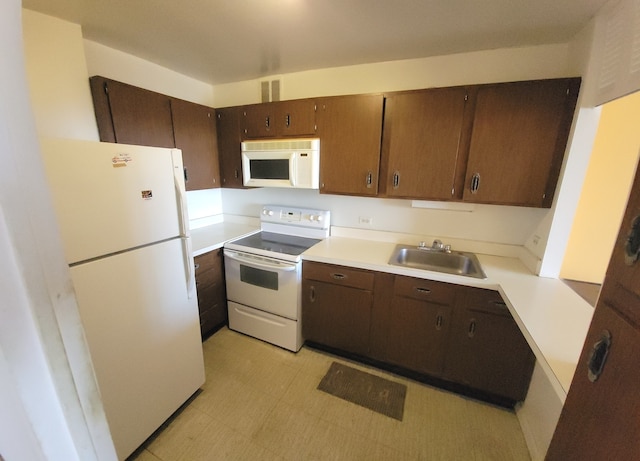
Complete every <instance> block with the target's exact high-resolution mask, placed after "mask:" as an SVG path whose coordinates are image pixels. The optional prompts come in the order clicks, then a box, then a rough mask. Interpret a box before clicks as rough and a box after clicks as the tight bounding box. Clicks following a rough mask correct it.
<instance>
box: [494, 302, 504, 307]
mask: <svg viewBox="0 0 640 461" xmlns="http://www.w3.org/2000/svg"><path fill="white" fill-rule="evenodd" d="M491 303H492V304H493V305H494V306H497V307H507V303H505V302H504V301H492V302H491Z"/></svg>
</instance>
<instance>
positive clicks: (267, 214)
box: [262, 208, 273, 216]
mask: <svg viewBox="0 0 640 461" xmlns="http://www.w3.org/2000/svg"><path fill="white" fill-rule="evenodd" d="M262 214H263V215H265V216H273V210H267V209H266V208H265V209H264V210H262Z"/></svg>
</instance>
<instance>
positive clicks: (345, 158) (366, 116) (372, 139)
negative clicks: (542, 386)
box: [316, 95, 384, 196]
mask: <svg viewBox="0 0 640 461" xmlns="http://www.w3.org/2000/svg"><path fill="white" fill-rule="evenodd" d="M383 102H384V100H383V97H382V95H357V96H337V97H333V98H323V99H320V100H318V101H317V106H318V111H317V115H316V119H317V124H318V136H319V137H320V152H321V155H320V192H321V193H325V194H347V195H364V196H375V195H377V193H378V170H379V167H380V136H381V132H382V109H383Z"/></svg>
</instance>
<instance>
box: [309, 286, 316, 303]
mask: <svg viewBox="0 0 640 461" xmlns="http://www.w3.org/2000/svg"><path fill="white" fill-rule="evenodd" d="M309 301H310V302H312V303H315V302H316V287H314V286H313V285H311V286H310V287H309Z"/></svg>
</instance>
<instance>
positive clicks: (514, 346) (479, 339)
mask: <svg viewBox="0 0 640 461" xmlns="http://www.w3.org/2000/svg"><path fill="white" fill-rule="evenodd" d="M534 364H535V356H534V355H533V352H532V351H531V349H530V348H529V344H528V343H527V341H526V340H525V338H524V336H523V335H522V332H521V331H520V328H519V327H518V325H517V324H516V322H515V321H514V320H513V317H512V316H511V314H510V313H509V310H508V308H507V307H506V305H505V303H504V301H503V300H502V298H501V297H500V294H499V293H498V292H496V291H491V290H484V289H478V288H468V287H461V288H460V290H459V292H458V296H457V298H456V306H455V313H454V318H453V322H452V325H451V331H450V334H449V345H448V349H447V358H446V363H445V369H444V374H443V377H444V378H445V379H447V380H450V381H453V382H456V383H459V384H463V385H466V386H469V387H472V388H474V389H478V390H480V391H483V392H488V393H491V394H495V395H499V396H501V397H506V398H508V399H511V400H514V401H516V402H517V401H522V400H524V398H525V397H526V395H527V390H528V388H529V381H530V380H531V374H532V372H533V366H534Z"/></svg>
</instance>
